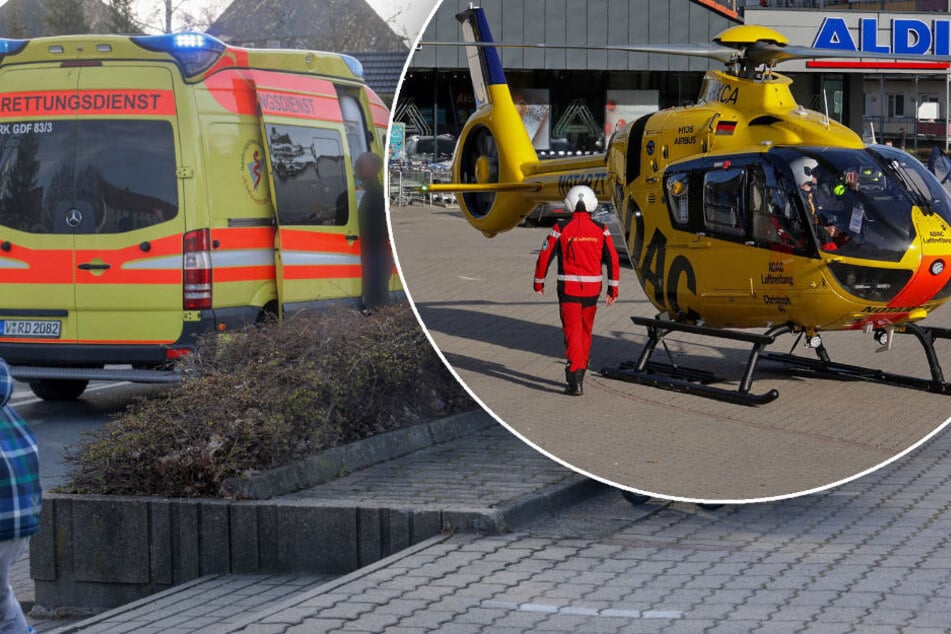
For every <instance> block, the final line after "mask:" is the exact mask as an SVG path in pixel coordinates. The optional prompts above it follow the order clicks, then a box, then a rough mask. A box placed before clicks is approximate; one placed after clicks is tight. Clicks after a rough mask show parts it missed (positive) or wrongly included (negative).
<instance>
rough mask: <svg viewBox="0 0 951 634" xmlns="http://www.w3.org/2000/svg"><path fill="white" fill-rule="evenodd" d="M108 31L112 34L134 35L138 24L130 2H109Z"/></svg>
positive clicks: (126, 0) (110, 0) (124, 0)
mask: <svg viewBox="0 0 951 634" xmlns="http://www.w3.org/2000/svg"><path fill="white" fill-rule="evenodd" d="M107 25H108V29H109V31H110V32H112V33H126V34H128V33H135V32H137V31H139V29H140V24H139V21H138V20H137V19H136V17H135V13H134V12H133V11H132V0H109V18H108V23H107Z"/></svg>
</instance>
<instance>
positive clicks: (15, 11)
mask: <svg viewBox="0 0 951 634" xmlns="http://www.w3.org/2000/svg"><path fill="white" fill-rule="evenodd" d="M5 26H6V29H5V33H6V36H7V37H12V38H27V37H29V36H30V34H29V33H28V32H27V30H26V24H25V23H24V22H23V16H22V15H21V14H20V7H19V5H11V6H10V7H9V13H8V14H7V23H6V25H5Z"/></svg>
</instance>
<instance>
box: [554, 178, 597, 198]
mask: <svg viewBox="0 0 951 634" xmlns="http://www.w3.org/2000/svg"><path fill="white" fill-rule="evenodd" d="M607 180H608V173H607V172H598V173H597V174H563V175H561V176H559V177H558V191H559V192H560V193H561V195H562V196H567V195H568V190H569V189H571V188H572V187H577V186H578V185H587V186H588V187H590V188H591V189H593V190H594V191H596V192H603V191H604V184H605V182H607Z"/></svg>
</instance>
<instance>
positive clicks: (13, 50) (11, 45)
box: [0, 37, 29, 57]
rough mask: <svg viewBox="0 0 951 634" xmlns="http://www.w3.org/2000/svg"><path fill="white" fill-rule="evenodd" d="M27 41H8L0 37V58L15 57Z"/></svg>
mask: <svg viewBox="0 0 951 634" xmlns="http://www.w3.org/2000/svg"><path fill="white" fill-rule="evenodd" d="M27 42H29V40H10V39H7V38H3V37H0V57H2V56H6V55H16V54H17V53H19V52H20V51H22V50H23V49H24V48H25V47H26V45H27Z"/></svg>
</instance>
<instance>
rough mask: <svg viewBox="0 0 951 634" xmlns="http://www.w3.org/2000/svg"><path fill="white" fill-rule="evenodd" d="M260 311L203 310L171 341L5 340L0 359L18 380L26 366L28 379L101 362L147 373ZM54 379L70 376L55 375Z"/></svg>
mask: <svg viewBox="0 0 951 634" xmlns="http://www.w3.org/2000/svg"><path fill="white" fill-rule="evenodd" d="M260 312H261V311H260V309H259V308H255V307H253V306H249V307H240V308H226V309H218V310H203V311H201V316H200V319H199V320H197V321H186V322H183V326H182V334H181V336H180V337H179V338H178V340H177V341H176V342H174V343H171V344H85V343H83V344H60V343H15V342H9V341H5V342H2V343H0V358H2V359H4V360H5V361H6V362H7V363H8V364H9V365H10V366H11V372H12V373H13V376H14V378H17V379H20V378H21V377H20V376H19V375H18V372H19V370H20V369H23V370H24V371H25V369H26V368H27V367H29V368H30V372H31V378H33V375H34V374H37V370H38V369H42V368H45V369H47V370H61V369H66V368H72V369H74V370H75V369H84V370H89V369H97V368H99V369H101V368H102V366H104V365H132V366H134V367H135V368H136V371H138V370H141V371H143V372H147V371H152V370H149V369H154V368H156V367H160V366H167V365H170V364H171V363H172V362H173V361H174V360H175V359H177V358H178V357H180V356H181V353H178V354H176V351H182V350H192V349H193V348H194V347H195V344H196V342H197V341H198V339H199V337H201V336H202V335H203V334H205V333H207V332H215V331H216V330H217V329H218V325H219V324H226V325H227V328H228V329H229V330H230V329H232V328H239V327H241V326H243V325H247V324H249V323H254V321H255V319H256V318H257V316H258V315H259V314H260ZM17 366H22V368H18V367H17ZM160 372H161V373H162V374H163V375H164V374H168V372H167V371H166V370H165V369H162V370H160ZM35 378H40V377H38V376H36V377H35ZM43 378H49V377H43ZM55 378H72V377H65V376H57V377H55ZM83 378H87V377H83ZM97 378H99V377H97ZM108 380H113V379H108ZM122 380H134V379H129V378H125V379H122ZM176 380H177V379H176ZM160 382H167V381H160Z"/></svg>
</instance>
